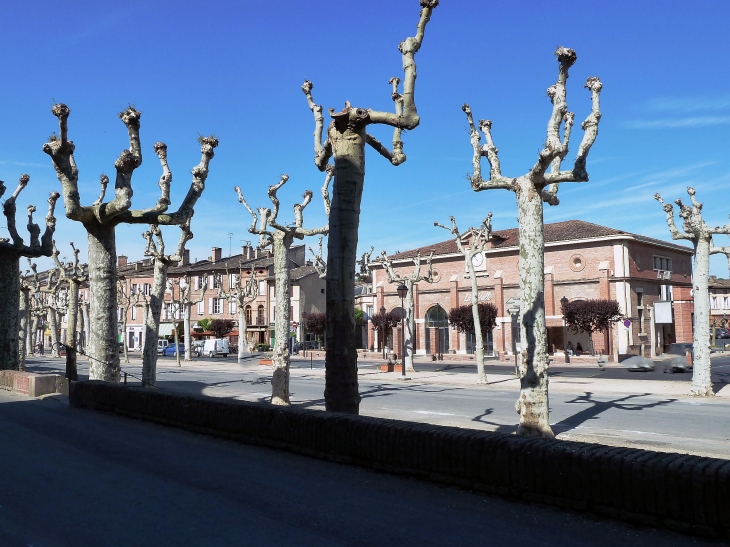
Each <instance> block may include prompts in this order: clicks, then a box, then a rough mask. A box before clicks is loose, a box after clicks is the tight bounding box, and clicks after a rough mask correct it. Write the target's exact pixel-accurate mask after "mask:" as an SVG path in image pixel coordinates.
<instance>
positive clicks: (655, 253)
mask: <svg viewBox="0 0 730 547" xmlns="http://www.w3.org/2000/svg"><path fill="white" fill-rule="evenodd" d="M470 237H471V233H470V232H467V233H466V234H465V236H464V238H465V239H464V241H465V242H467V243H468V241H469V238H470ZM432 250H433V251H434V257H433V261H432V263H433V272H434V275H433V278H434V281H433V283H426V282H420V283H418V284H417V285H416V286H415V287H414V296H415V317H416V341H415V346H416V353H417V354H431V353H434V352H436V351H437V346H438V351H439V352H441V353H447V352H448V353H473V352H474V349H473V345H474V343H473V337H472V336H469V335H465V334H460V333H458V332H457V331H456V330H453V329H451V328H450V327H449V325H448V322H447V321H446V314H447V313H448V311H449V309H451V308H453V307H456V306H459V305H463V304H468V303H469V302H470V298H471V282H470V280H469V277H468V273H467V269H466V266H465V264H464V256H463V255H462V254H461V253H459V251H458V249H457V247H456V242H455V241H454V240H453V239H451V240H447V241H442V242H439V243H434V244H433V245H427V246H424V247H421V248H420V249H413V250H411V251H406V252H402V253H398V254H395V255H392V256H390V259H391V261H392V263H393V267H394V269H395V270H396V271H400V272H401V273H402V274H403V275H405V276H407V275H409V274H410V272H412V271H413V260H412V258H413V257H414V256H415V255H416V253H417V252H418V251H420V252H421V255H422V257H425V256H427V255H428V254H429V253H430V252H431V251H432ZM518 258H519V257H518V230H517V229H516V228H513V229H509V230H501V231H495V232H493V233H492V238H491V240H490V242H489V243H488V244H487V248H486V250H485V251H484V254H483V256H481V257H480V258H479V259H477V261H475V268H476V270H477V272H476V275H477V277H478V286H479V300H480V301H485V302H492V303H493V304H494V305H495V306H496V307H497V309H498V312H499V313H498V319H497V326H496V328H495V329H494V330H493V331H492V333H491V335H490V336H489V337H488V339H487V340H486V341H485V346H486V348H485V349H486V350H487V353H488V354H491V355H495V354H499V353H507V354H511V353H512V352H513V351H514V349H515V348H516V349H517V350H518V351H519V349H520V348H519V346H520V344H519V329H517V328H516V325H517V318H516V317H514V318H513V317H511V316H510V314H509V313H508V311H507V310H508V309H509V308H510V307H511V304H512V303H513V302H514V301H515V299H518V298H519V277H518ZM422 260H423V259H422ZM691 261H692V249H691V248H689V247H685V246H682V245H677V244H674V243H669V242H665V241H661V240H657V239H653V238H649V237H645V236H642V235H638V234H632V233H630V232H625V231H622V230H617V229H614V228H608V227H605V226H599V225H597V224H592V223H590V222H584V221H580V220H569V221H565V222H557V223H553V224H546V225H545V311H546V316H547V331H548V332H547V334H548V347H549V351H550V353H555V352H558V353H560V352H561V351H562V350H563V348H564V347H565V344H566V340H565V339H564V336H563V322H562V313H561V305H560V300H561V298H563V297H565V298H567V299H568V300H569V301H574V300H583V299H594V298H601V299H609V298H610V299H613V300H616V301H618V303H619V305H620V307H621V310H622V312H623V313H624V315H625V317H626V322H625V323H624V322H621V323H617V324H616V326H615V327H614V328H612V329H611V331H610V332H609V333H596V334H594V336H593V340H592V343H593V346H594V348H595V350H596V351H600V352H602V353H604V354H609V355H613V356H614V357H616V356H618V355H625V354H638V353H643V354H644V355H646V356H652V355H656V354H657V353H661V352H662V350H663V346H664V345H665V344H666V343H668V342H670V341H677V342H691V341H692V313H693V306H692V296H691V294H692V293H691V288H692V282H691V274H692V267H691V265H692V262H691ZM369 266H370V268H371V271H372V283H371V285H370V286H369V288H368V289H369V290H361V291H360V292H361V294H360V295H359V296H358V301H359V305H360V306H361V308H362V309H363V311H364V312H365V318H366V320H367V318H368V317H369V315H372V314H373V313H377V312H378V310H379V309H380V308H381V307H384V308H385V309H386V310H387V311H395V310H397V309H399V308H400V299H399V298H398V296H397V294H396V292H395V289H396V285H395V284H390V283H388V280H387V275H386V274H385V272H384V270H383V266H382V264H381V263H379V262H378V261H373V262H371V263H370V265H369ZM365 329H366V331H367V332H366V333H364V335H363V339H364V345H365V346H366V347H368V348H369V349H372V350H377V349H380V348H381V347H382V346H381V341H380V340H378V333H376V332H374V331H373V330H372V329H371V327H370V325H369V324H368V325H366V326H365ZM567 341H568V342H570V343H571V345H572V347H573V348H577V347H578V344H580V346H581V347H582V348H583V349H584V351H588V350H589V348H590V347H591V341H590V340H589V337H588V335H587V334H586V333H582V332H581V333H578V334H574V333H572V332H571V331H570V330H568V332H567ZM387 344H388V346H389V347H396V348H398V347H400V344H401V341H400V332H396V333H394V334H393V337H391V339H390V340H388V341H387Z"/></svg>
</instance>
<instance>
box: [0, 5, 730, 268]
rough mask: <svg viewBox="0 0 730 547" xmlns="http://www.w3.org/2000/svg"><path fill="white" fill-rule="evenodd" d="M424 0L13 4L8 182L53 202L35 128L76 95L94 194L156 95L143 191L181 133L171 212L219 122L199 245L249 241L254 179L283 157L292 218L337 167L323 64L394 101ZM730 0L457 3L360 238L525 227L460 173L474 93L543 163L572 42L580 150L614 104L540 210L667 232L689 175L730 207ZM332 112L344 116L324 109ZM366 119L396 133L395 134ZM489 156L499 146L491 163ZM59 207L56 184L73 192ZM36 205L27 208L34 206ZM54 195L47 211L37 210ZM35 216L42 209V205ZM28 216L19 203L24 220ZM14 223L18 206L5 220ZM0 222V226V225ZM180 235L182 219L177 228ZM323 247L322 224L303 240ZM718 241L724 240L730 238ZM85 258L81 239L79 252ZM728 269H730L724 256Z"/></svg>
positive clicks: (85, 188) (121, 241) (136, 253)
mask: <svg viewBox="0 0 730 547" xmlns="http://www.w3.org/2000/svg"><path fill="white" fill-rule="evenodd" d="M418 12H419V5H418V1H417V0H397V1H393V0H368V1H364V0H337V1H334V0H311V1H308V2H301V1H297V2H295V1H284V0H271V1H269V2H258V1H256V2H254V1H243V0H242V1H237V2H211V3H201V2H191V1H185V0H183V1H177V2H168V1H160V2H125V3H123V4H121V5H119V4H116V5H114V4H108V3H98V2H68V3H63V4H58V3H55V4H54V3H40V2H26V3H15V4H14V5H13V7H12V9H8V10H5V11H4V13H3V23H2V32H1V33H0V48H2V51H3V52H4V56H3V83H4V85H3V86H2V91H0V97H2V100H1V101H0V178H2V179H3V180H5V181H6V185H7V186H8V188H9V191H12V190H10V188H12V187H13V186H14V185H15V183H16V182H17V178H18V176H19V175H20V174H21V173H23V172H27V173H29V174H30V175H31V183H30V186H29V187H28V189H27V190H26V191H25V192H24V194H23V195H22V199H21V200H20V205H21V206H22V207H24V206H25V205H27V204H28V203H35V204H36V205H38V206H39V209H44V207H43V206H44V199H45V196H46V195H47V194H48V193H49V192H50V191H52V190H54V189H59V183H58V181H57V179H56V176H55V172H54V170H53V168H52V165H51V162H50V158H48V157H47V156H46V155H45V154H44V153H43V152H42V151H41V146H42V145H43V143H44V142H45V141H46V140H47V137H48V136H49V135H50V134H51V133H52V132H53V131H56V130H57V123H56V119H55V118H54V117H53V116H52V115H51V113H50V108H51V105H52V104H53V103H54V101H63V102H65V103H66V104H68V105H69V106H70V107H71V110H72V114H71V118H70V122H69V125H70V137H71V139H72V140H74V141H75V143H76V160H77V163H78V166H79V169H80V180H81V185H80V190H81V195H82V201H83V203H84V204H90V203H91V202H93V201H94V199H96V196H97V195H98V176H99V174H100V173H101V172H106V173H108V174H110V175H112V174H113V172H114V167H113V163H114V160H115V159H116V157H117V156H118V154H119V153H120V152H121V151H122V150H123V149H124V148H126V147H127V146H128V141H127V140H126V131H125V128H124V126H123V124H122V123H121V121H119V119H118V118H117V113H118V112H119V111H121V110H123V109H124V108H125V107H126V105H128V104H133V105H135V106H136V107H137V108H138V109H139V110H141V111H142V112H143V116H142V130H141V135H142V146H143V153H144V154H145V156H144V164H143V166H142V167H141V168H140V169H138V170H137V172H136V173H135V176H134V191H135V194H134V207H135V208H143V207H149V206H151V204H153V203H154V201H155V200H156V197H157V194H158V190H157V184H156V183H157V180H158V178H159V174H160V168H159V163H158V162H157V158H156V157H155V155H154V153H153V151H152V144H153V143H154V142H155V141H157V140H161V141H164V142H166V143H167V145H168V147H169V158H170V165H171V168H172V170H173V175H174V180H173V192H172V196H173V205H172V207H171V209H175V208H176V207H177V205H178V204H179V203H180V200H181V199H182V197H183V196H184V195H185V192H186V191H187V188H188V186H189V184H190V175H189V171H190V169H191V167H192V166H193V165H195V164H196V163H197V162H198V161H199V156H200V155H199V147H198V144H197V142H196V138H197V136H198V134H210V133H214V134H215V135H217V136H218V137H219V139H220V146H219V147H218V149H217V153H216V157H215V158H214V160H213V162H212V164H211V170H210V176H209V178H208V183H207V187H206V190H205V193H204V195H203V197H202V199H201V200H200V201H199V203H198V206H197V208H196V214H195V217H194V220H193V225H192V227H193V231H194V232H195V234H196V237H195V239H194V240H193V241H191V242H190V243H189V248H190V249H191V257H192V258H198V259H202V258H205V257H207V256H208V255H209V254H210V248H211V246H220V247H222V248H223V249H224V254H225V255H227V254H228V248H229V237H228V233H229V232H232V233H233V236H232V246H233V253H234V254H235V253H236V251H237V248H238V247H239V245H241V240H250V239H253V237H252V236H251V235H250V234H248V233H247V231H246V230H247V228H248V226H249V224H250V217H249V215H248V213H246V211H245V210H244V209H243V207H242V206H241V205H240V204H239V203H238V202H237V201H236V198H235V194H234V192H233V186H234V185H236V184H238V185H241V187H242V188H243V191H244V195H245V196H246V198H247V199H248V200H249V203H250V204H251V205H253V206H265V205H268V204H269V202H268V199H267V197H266V190H267V188H268V185H269V184H273V183H275V182H277V181H278V177H279V175H280V174H281V173H287V174H289V175H290V180H289V182H288V183H287V185H286V187H285V190H282V191H281V192H280V197H281V199H282V204H283V210H282V214H281V218H282V219H283V220H288V219H291V218H293V215H292V214H291V205H292V204H293V203H294V200H295V199H299V198H300V196H301V193H302V192H303V190H304V189H307V188H310V189H312V190H314V191H315V196H318V195H319V193H318V191H317V190H318V188H319V187H320V186H321V184H322V181H323V177H322V175H321V174H320V173H319V171H317V169H316V168H315V166H314V164H313V162H312V157H313V149H312V131H313V128H314V125H313V120H312V114H311V112H310V111H309V109H308V108H307V104H306V100H305V97H304V95H303V94H302V92H301V90H300V86H301V84H302V81H303V80H304V78H308V79H310V80H312V81H313V82H314V85H315V87H314V91H313V94H314V98H315V101H317V102H318V103H321V104H322V105H323V106H324V107H325V115H326V109H327V108H328V107H335V108H336V109H338V110H339V109H340V107H341V106H342V104H343V102H344V101H345V100H349V101H351V103H352V104H353V105H354V106H358V107H363V108H374V109H378V110H390V109H392V102H391V100H390V89H389V85H388V79H389V78H390V77H391V76H401V77H402V68H401V57H400V53H399V52H398V49H397V46H398V43H399V42H400V41H401V40H403V39H404V38H405V37H406V36H411V35H413V33H414V29H415V24H416V21H417V18H418ZM729 20H730V3H729V2H727V1H724V0H723V1H700V2H686V1H592V2H585V1H583V2H578V1H566V2H562V3H561V4H560V5H559V6H553V7H550V6H548V5H547V4H545V3H544V2H537V1H521V2H514V1H486V0H458V1H457V0H442V2H441V5H440V6H439V7H438V8H437V9H436V10H435V12H434V15H433V18H432V20H431V22H430V23H429V26H428V29H427V31H426V39H425V41H424V44H423V47H422V49H421V51H420V52H419V53H418V55H417V56H416V61H417V65H418V81H417V85H416V105H417V107H418V111H419V114H420V115H421V125H420V126H419V127H418V128H416V129H415V130H414V131H411V132H408V133H406V134H404V137H403V140H404V142H405V152H406V154H407V155H408V161H406V163H405V164H403V165H401V166H400V167H393V166H391V165H390V164H389V163H388V162H387V161H385V160H384V159H383V158H381V157H380V156H379V155H378V154H376V153H375V152H374V151H373V150H372V149H370V148H368V151H367V155H368V162H367V175H366V182H365V192H364V196H363V201H362V216H361V225H360V247H361V249H365V248H367V247H369V246H370V245H374V246H375V248H376V250H377V251H380V250H381V249H385V250H387V251H388V252H394V251H396V250H405V249H407V248H412V247H416V246H420V245H425V244H427V243H429V242H433V241H439V240H443V239H446V236H447V234H446V233H445V232H444V231H443V230H439V229H437V228H434V227H433V221H434V220H438V221H439V222H442V223H444V222H447V221H448V217H449V215H451V214H454V215H455V216H456V217H457V220H458V222H459V225H460V227H462V228H466V227H468V226H469V225H474V224H478V223H479V222H480V221H481V219H482V218H483V217H484V216H485V215H486V213H487V212H488V211H493V212H494V220H493V225H494V228H495V229H503V228H511V227H514V226H516V224H517V221H516V216H517V213H516V205H515V201H514V196H513V195H512V194H511V193H509V192H507V191H503V190H493V191H488V192H480V193H478V194H476V193H474V192H473V191H472V190H471V188H470V185H469V182H468V180H467V179H466V173H467V172H469V171H471V147H470V144H469V136H468V131H467V124H466V120H465V117H464V114H463V112H462V111H461V105H462V103H464V102H469V103H470V104H471V106H472V109H473V111H474V114H475V118H477V119H478V118H489V119H491V120H493V123H494V125H493V135H494V138H495V142H496V145H497V146H498V147H499V150H500V158H501V160H502V171H503V173H504V174H505V175H511V176H519V175H521V174H523V173H524V172H525V171H526V170H527V169H529V167H530V166H531V165H532V164H533V163H534V162H535V159H536V157H537V152H538V150H539V148H540V146H541V144H542V143H543V141H544V139H545V128H546V124H547V120H548V116H549V113H550V101H549V99H548V98H547V96H546V94H545V90H546V89H547V87H548V86H549V85H551V84H552V83H554V82H555V78H556V75H557V63H556V61H555V60H554V57H553V51H554V50H555V47H556V46H558V45H564V46H567V47H571V48H573V49H575V50H576V51H577V53H578V62H577V63H576V64H575V65H574V67H573V69H572V70H571V73H570V80H569V82H568V105H569V108H570V110H572V111H574V112H575V114H576V122H577V123H576V127H575V129H574V136H573V140H572V142H573V146H572V150H571V153H570V156H569V157H572V156H573V154H574V152H575V150H576V149H577V144H578V142H579V139H580V138H581V137H582V130H581V129H580V127H579V121H582V120H583V119H584V118H585V116H586V115H587V113H588V112H589V108H590V101H589V93H588V91H587V90H584V89H583V88H582V86H583V83H584V81H585V79H586V77H587V76H591V75H596V76H599V77H600V78H601V79H602V81H603V84H604V87H603V93H602V111H603V119H602V121H601V125H600V131H599V135H598V139H597V141H596V144H595V145H594V147H593V150H592V151H591V154H590V157H589V161H588V170H589V172H590V175H591V180H590V182H589V183H586V184H580V185H563V187H562V188H561V190H560V197H561V204H560V205H559V206H558V207H552V208H551V207H546V212H545V222H555V221H560V220H566V219H573V218H576V219H583V220H587V221H590V222H595V223H598V224H604V225H607V226H611V227H614V228H618V229H623V230H627V231H632V232H637V233H641V234H645V235H648V236H652V237H658V238H662V239H669V234H668V230H667V227H666V223H665V220H664V213H663V211H662V210H661V207H660V205H659V204H658V203H657V202H655V201H654V199H653V194H654V193H655V192H657V191H659V192H661V193H662V195H663V196H664V197H665V199H666V200H668V201H669V200H672V201H673V200H674V199H676V198H677V197H682V198H687V195H686V191H685V189H686V187H687V186H688V185H694V186H695V188H696V189H697V196H698V198H699V199H700V200H701V201H703V202H704V205H705V207H704V213H705V219H706V221H707V222H708V223H710V224H724V223H725V222H727V221H728V213H730V205H729V204H728V201H729V200H728V199H727V195H728V182H730V173H729V171H728V163H727V156H728V129H730V92H729V91H728V89H729V88H730V85H728V84H729V82H728V79H729V78H730V73H728V71H727V70H725V67H726V65H727V59H728V57H730V55H729V54H730V41H728V39H727V28H726V25H727V22H728V21H729ZM326 120H327V121H328V116H326ZM372 132H373V133H374V134H375V136H376V137H378V138H380V139H381V140H382V141H384V142H388V143H389V142H390V139H391V135H392V131H391V130H389V129H388V128H386V127H375V128H373V129H372ZM485 165H486V163H485ZM59 205H60V202H59ZM22 210H23V209H21V211H22ZM39 212H40V211H39ZM58 213H59V214H58V216H59V217H60V220H59V223H58V229H57V232H56V240H57V242H58V244H59V247H60V249H61V251H62V254H67V253H65V252H64V250H66V249H69V247H68V242H69V241H71V240H73V241H74V242H75V243H76V244H77V245H80V246H81V247H82V248H83V249H84V252H85V249H86V242H85V239H86V236H85V232H84V231H83V228H82V227H81V226H80V225H79V224H78V223H75V222H71V221H68V220H66V219H65V218H64V217H63V207H62V206H61V207H59V210H58ZM39 218H41V216H39ZM19 220H21V221H22V219H19ZM323 221H324V215H323V212H322V204H321V200H319V199H315V200H314V201H313V203H312V204H311V205H310V206H309V208H308V209H307V210H306V212H305V222H306V224H307V225H309V226H319V225H320V224H322V222H323ZM3 225H4V222H3ZM143 229H144V227H143V226H131V227H130V226H124V225H122V226H120V227H119V229H118V232H117V238H118V252H119V254H126V255H128V256H129V257H130V258H131V259H138V258H141V256H142V251H143V248H144V241H143V239H142V238H141V236H140V233H141V232H142V231H143ZM0 231H3V232H4V230H0ZM167 234H168V236H167V241H168V243H169V244H172V243H173V242H174V241H176V240H177V235H178V234H177V233H176V232H174V231H172V232H170V231H168V232H167ZM308 243H309V244H310V245H311V246H312V247H315V244H316V241H314V240H312V241H310V242H308ZM718 243H720V244H728V243H730V240H727V239H725V237H724V236H721V237H720V238H718ZM68 255H69V256H70V253H69V254H68ZM712 273H714V274H717V275H720V276H724V277H727V267H726V263H725V261H724V260H720V259H713V263H712Z"/></svg>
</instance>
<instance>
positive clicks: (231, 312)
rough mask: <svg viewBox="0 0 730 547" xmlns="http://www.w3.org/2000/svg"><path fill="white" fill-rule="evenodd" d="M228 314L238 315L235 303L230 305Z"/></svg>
mask: <svg viewBox="0 0 730 547" xmlns="http://www.w3.org/2000/svg"><path fill="white" fill-rule="evenodd" d="M228 313H230V314H231V315H236V303H235V302H229V303H228Z"/></svg>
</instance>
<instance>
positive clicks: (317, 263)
mask: <svg viewBox="0 0 730 547" xmlns="http://www.w3.org/2000/svg"><path fill="white" fill-rule="evenodd" d="M323 239H324V237H322V236H319V251H318V252H316V253H315V252H314V249H312V248H311V247H310V248H309V252H310V253H312V257H313V258H314V262H313V263H314V269H315V270H317V275H318V276H319V278H320V279H327V262H325V260H324V258H322V240H323Z"/></svg>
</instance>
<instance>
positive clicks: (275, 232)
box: [235, 168, 333, 405]
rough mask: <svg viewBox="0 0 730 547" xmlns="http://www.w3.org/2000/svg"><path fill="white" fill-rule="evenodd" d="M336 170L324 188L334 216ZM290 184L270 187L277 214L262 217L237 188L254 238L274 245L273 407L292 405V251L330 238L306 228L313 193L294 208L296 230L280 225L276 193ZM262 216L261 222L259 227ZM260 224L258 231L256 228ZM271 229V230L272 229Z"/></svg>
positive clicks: (262, 212) (261, 210)
mask: <svg viewBox="0 0 730 547" xmlns="http://www.w3.org/2000/svg"><path fill="white" fill-rule="evenodd" d="M332 175H333V170H332V169H331V168H329V169H327V176H326V177H325V182H324V186H322V199H323V200H324V209H325V213H326V214H327V215H329V213H330V199H329V183H330V180H331V179H332ZM287 180H289V177H288V175H282V176H281V180H280V181H279V183H278V184H275V185H273V186H269V199H270V200H271V203H272V204H273V210H272V209H268V208H259V210H258V215H257V214H256V213H255V212H254V211H253V209H251V207H249V206H248V203H246V200H245V199H244V198H243V195H242V194H241V189H240V188H239V187H238V186H236V187H235V190H236V192H237V193H238V201H240V202H241V203H242V204H243V205H244V207H246V210H247V211H248V212H249V213H250V214H251V216H252V217H253V222H252V223H251V226H250V227H249V229H248V231H249V232H250V233H252V234H258V236H259V246H260V247H261V246H267V245H271V246H272V247H273V254H274V277H275V281H274V283H275V287H276V320H275V326H274V332H275V341H274V352H273V356H272V367H273V375H272V378H271V403H272V404H275V405H290V404H291V401H290V400H289V362H290V359H289V319H290V316H291V313H290V306H291V280H290V277H289V248H290V247H291V244H292V242H293V241H294V239H295V238H296V239H304V237H305V236H313V235H318V234H326V233H327V231H328V229H329V228H328V226H322V227H320V228H315V229H313V230H308V229H306V228H304V227H303V226H302V225H303V224H304V216H303V213H304V209H305V208H306V207H307V205H309V202H310V201H312V191H311V190H307V191H305V192H304V200H303V201H302V203H298V204H296V205H294V226H284V225H282V224H279V222H278V221H277V217H278V215H279V199H278V198H277V197H276V192H277V191H278V190H279V188H281V187H282V186H283V185H284V184H285V183H286V181H287ZM259 215H260V216H261V220H260V223H259V218H258V217H259ZM257 223H259V226H258V227H257V226H256V224H257ZM269 227H270V228H271V229H270V228H269Z"/></svg>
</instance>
